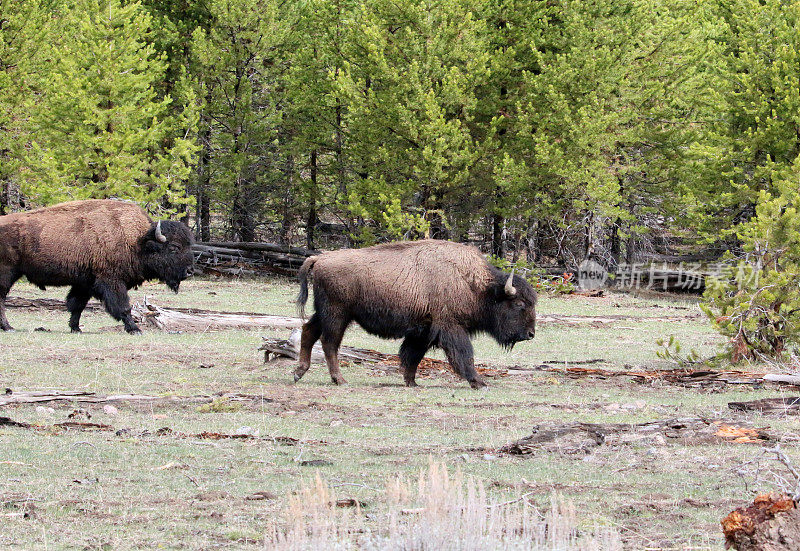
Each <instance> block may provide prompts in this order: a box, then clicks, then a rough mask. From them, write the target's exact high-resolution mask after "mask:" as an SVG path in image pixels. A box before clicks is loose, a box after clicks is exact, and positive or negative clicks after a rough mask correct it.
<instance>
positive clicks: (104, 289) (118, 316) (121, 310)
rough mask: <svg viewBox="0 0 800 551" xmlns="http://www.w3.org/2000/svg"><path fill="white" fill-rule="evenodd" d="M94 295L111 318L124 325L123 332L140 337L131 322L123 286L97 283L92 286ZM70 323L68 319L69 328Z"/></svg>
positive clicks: (135, 326)
mask: <svg viewBox="0 0 800 551" xmlns="http://www.w3.org/2000/svg"><path fill="white" fill-rule="evenodd" d="M94 295H95V296H96V297H97V298H98V299H99V300H100V301H101V302H102V303H103V307H104V308H105V309H106V312H108V314H109V315H110V316H111V317H112V318H114V319H115V320H117V321H121V322H122V323H123V324H124V325H125V331H127V332H128V333H130V334H132V335H140V334H141V333H142V331H141V330H140V329H139V327H138V326H137V325H136V323H135V322H134V321H133V316H132V315H131V303H130V299H129V298H128V289H126V288H125V286H124V285H122V284H120V283H116V282H106V281H98V282H96V283H95V284H94ZM84 306H85V305H84ZM73 315H74V314H73ZM71 322H72V320H71V319H70V327H72V325H71ZM73 330H74V329H73Z"/></svg>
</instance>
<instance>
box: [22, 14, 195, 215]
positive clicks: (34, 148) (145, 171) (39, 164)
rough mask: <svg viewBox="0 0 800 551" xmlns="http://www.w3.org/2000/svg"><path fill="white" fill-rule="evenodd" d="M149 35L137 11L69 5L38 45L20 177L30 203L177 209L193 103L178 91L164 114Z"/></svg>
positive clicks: (146, 20)
mask: <svg viewBox="0 0 800 551" xmlns="http://www.w3.org/2000/svg"><path fill="white" fill-rule="evenodd" d="M150 26H151V17H150V15H149V14H148V13H147V12H146V11H145V10H144V9H143V8H142V7H141V5H140V4H138V3H133V4H129V5H124V6H123V5H121V4H120V3H119V1H118V0H77V1H76V2H75V3H74V4H72V5H71V6H70V7H69V8H68V9H65V12H64V16H63V17H62V18H60V19H59V20H58V21H57V22H56V24H55V25H54V27H53V29H52V32H51V33H50V34H49V35H48V36H47V39H48V40H47V41H46V42H45V43H43V44H41V48H42V50H43V54H42V57H43V59H46V60H47V63H46V64H44V65H43V66H42V72H41V73H40V74H38V75H36V80H35V83H34V86H35V88H36V89H37V90H38V91H39V93H40V99H39V101H37V103H36V104H35V106H33V107H32V109H31V115H30V122H29V127H30V133H29V135H30V137H31V141H30V145H29V152H28V154H27V155H26V156H25V159H24V160H25V163H26V167H27V169H28V171H27V172H26V173H24V174H23V176H24V180H23V191H24V192H25V193H26V194H27V195H29V196H30V197H32V198H33V199H34V200H35V201H36V202H37V203H41V204H46V203H51V202H56V201H60V200H64V199H68V198H87V197H95V198H99V197H121V198H128V199H132V200H134V201H137V202H139V203H141V204H143V205H146V206H148V207H149V208H150V209H151V210H159V209H161V208H162V207H163V206H165V205H167V206H171V205H175V204H179V203H181V202H183V201H185V199H184V196H183V195H184V184H185V182H186V180H187V178H188V177H189V174H190V163H191V158H192V155H193V153H194V146H193V144H192V141H191V140H190V139H187V138H184V137H183V136H184V133H185V132H186V129H192V128H193V127H194V125H195V124H196V123H195V116H196V114H195V112H194V110H193V98H192V95H191V92H190V90H182V92H181V94H180V96H181V97H182V98H184V100H185V102H186V103H185V104H184V106H183V107H182V108H179V109H171V104H172V103H173V98H172V97H171V96H169V95H167V96H164V97H159V96H158V94H157V92H156V87H157V86H158V85H159V84H160V83H161V82H162V81H163V79H164V75H165V72H166V70H167V64H166V62H165V60H164V58H163V56H160V55H158V54H156V52H155V49H154V46H153V45H152V43H149V42H148V39H149V37H150V33H151V30H150ZM178 132H181V134H179V133H178Z"/></svg>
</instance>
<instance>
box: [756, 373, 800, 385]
mask: <svg viewBox="0 0 800 551" xmlns="http://www.w3.org/2000/svg"><path fill="white" fill-rule="evenodd" d="M764 380H765V381H767V382H770V383H786V384H788V385H798V386H800V375H786V374H784V373H767V374H766V375H764Z"/></svg>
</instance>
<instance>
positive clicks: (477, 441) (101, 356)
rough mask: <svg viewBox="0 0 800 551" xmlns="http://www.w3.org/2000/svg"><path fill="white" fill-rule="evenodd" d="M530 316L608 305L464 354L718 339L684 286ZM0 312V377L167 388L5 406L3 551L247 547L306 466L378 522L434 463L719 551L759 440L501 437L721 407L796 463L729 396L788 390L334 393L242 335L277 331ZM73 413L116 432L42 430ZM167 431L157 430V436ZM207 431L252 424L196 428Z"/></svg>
mask: <svg viewBox="0 0 800 551" xmlns="http://www.w3.org/2000/svg"><path fill="white" fill-rule="evenodd" d="M296 291H297V289H296V286H295V285H294V284H292V283H290V282H288V281H286V280H274V281H258V282H254V281H249V282H248V281H210V280H202V279H199V280H190V281H188V282H186V283H185V284H184V289H183V290H182V292H181V293H180V294H179V295H173V294H171V293H169V292H168V291H167V290H166V289H165V288H164V287H163V286H158V285H145V286H144V287H142V288H141V289H139V290H137V291H134V292H133V293H132V298H133V300H134V301H140V300H142V299H143V297H144V296H145V295H147V296H148V299H149V300H150V301H152V302H154V303H155V304H158V305H160V306H175V307H177V306H192V307H198V308H205V309H212V310H226V311H250V312H263V313H270V314H288V315H293V314H294V313H295V312H294V305H293V299H294V296H295V294H296ZM12 295H13V296H23V297H26V298H34V297H53V298H63V296H64V295H65V290H62V289H53V290H48V291H47V292H42V291H39V290H37V289H35V288H33V287H31V286H28V285H25V284H21V285H18V286H17V287H15V288H14V289H13V290H12ZM539 313H540V314H571V315H575V316H590V315H601V316H602V315H605V316H608V315H613V316H618V318H617V319H616V320H615V321H614V322H613V323H604V324H592V323H576V324H566V323H550V324H547V323H545V324H541V325H540V327H539V329H538V331H537V337H536V339H535V340H533V341H530V342H525V343H520V344H519V345H517V346H516V347H515V348H514V350H513V351H512V352H511V353H505V352H503V351H502V350H501V349H500V347H499V346H497V345H496V344H494V343H493V342H492V341H491V340H490V339H488V338H485V337H481V338H478V339H476V340H475V350H476V360H477V361H479V362H482V363H486V364H490V365H497V366H520V367H524V368H533V367H536V366H538V365H540V364H542V363H543V362H545V361H550V362H553V361H555V362H560V363H561V365H570V362H575V361H581V360H588V359H601V360H602V362H599V363H598V364H596V365H597V366H598V367H603V368H606V369H623V368H625V367H626V366H627V367H636V368H658V367H669V364H668V363H667V362H665V361H664V360H659V359H658V358H657V357H656V351H657V350H658V349H659V347H658V346H657V344H656V340H657V339H658V338H659V337H669V336H670V335H675V336H676V337H677V338H678V339H679V340H680V342H681V343H682V345H683V346H684V347H685V348H686V349H689V348H695V349H697V350H698V351H699V352H700V353H701V354H704V355H709V354H711V353H713V352H714V351H715V350H716V347H717V346H718V345H719V344H720V343H721V341H720V338H719V337H718V336H717V335H716V334H715V333H714V332H713V331H712V330H711V329H710V328H709V327H708V326H707V324H706V323H705V321H704V319H703V318H702V317H701V315H700V311H699V308H698V307H697V306H696V304H694V303H693V302H692V301H691V300H689V299H668V298H663V297H661V298H659V297H638V298H637V297H634V296H631V295H622V294H611V295H609V296H606V297H600V298H586V297H563V298H553V297H546V296H543V297H541V300H540V307H539ZM8 317H9V321H10V322H11V324H12V325H13V326H14V327H15V328H16V329H17V331H16V332H14V333H0V388H5V387H8V388H11V389H13V390H14V391H22V390H44V389H58V390H73V391H77V390H81V391H91V392H96V393H98V394H103V395H106V394H117V393H134V394H146V395H153V396H173V397H176V398H175V399H173V400H161V401H156V402H152V403H151V402H119V403H115V404H114V405H115V407H116V408H118V411H116V412H115V411H113V410H111V411H107V410H104V409H103V404H89V405H87V404H82V405H80V406H78V405H76V404H73V403H70V402H68V401H60V402H53V403H46V404H43V407H39V408H37V404H25V405H17V406H13V407H12V406H6V407H4V408H2V411H0V417H2V416H7V417H10V418H12V419H13V420H14V421H18V422H24V423H30V424H32V425H34V427H32V428H20V427H11V426H5V427H0V515H2V516H0V547H2V548H11V549H14V548H18V549H29V548H35V549H71V548H78V549H127V548H147V549H150V548H181V549H208V548H216V547H223V548H225V547H231V548H246V547H258V548H261V547H264V546H265V545H266V544H267V543H266V542H267V538H266V535H267V534H269V533H270V532H271V531H274V530H280V529H281V527H282V526H283V525H284V524H285V523H286V519H287V511H289V510H290V509H291V508H290V501H291V498H292V495H293V492H294V493H295V494H296V493H297V492H298V491H300V489H301V488H302V487H303V486H304V485H308V484H311V483H312V482H311V481H312V480H313V479H314V477H315V476H316V474H317V473H319V475H320V476H321V477H322V479H324V481H326V483H327V485H328V487H329V488H331V489H333V490H335V492H336V496H337V497H338V498H353V499H355V500H358V501H359V502H361V503H362V504H363V508H362V509H360V510H359V511H358V512H355V513H354V514H359V515H362V516H363V517H364V519H365V522H372V523H380V522H381V519H382V518H384V517H383V516H382V515H384V513H385V511H386V507H387V498H386V492H385V488H386V486H387V483H389V482H391V480H392V479H393V478H395V477H397V476H398V475H401V476H404V477H406V478H408V479H414V478H415V477H416V476H417V474H418V473H419V472H420V471H422V470H424V469H426V468H427V467H428V465H429V464H430V461H431V460H432V459H433V460H435V461H441V462H443V463H444V464H446V465H447V466H448V467H449V468H450V469H452V470H453V471H454V472H455V471H460V472H461V473H463V474H464V476H465V477H468V478H471V479H472V480H474V481H475V483H477V484H479V485H481V486H482V487H485V488H486V490H487V492H488V493H489V497H488V499H491V500H497V501H506V500H515V499H517V498H520V497H521V496H525V497H524V499H525V502H530V504H531V506H535V507H536V508H538V509H540V510H546V509H548V507H549V506H550V503H551V500H552V499H553V496H558V499H560V500H562V501H563V502H566V503H570V504H572V505H574V508H575V511H576V516H577V522H578V525H579V526H580V527H592V526H604V527H610V528H611V529H613V530H614V531H616V532H618V533H619V535H620V537H621V538H622V540H623V541H624V542H625V546H626V547H627V548H630V549H721V548H722V537H721V532H720V528H719V521H720V520H721V519H722V518H723V517H724V516H725V515H726V514H727V513H728V512H729V511H731V510H732V509H733V508H735V507H737V506H739V505H741V504H744V503H745V502H746V501H748V500H751V499H752V497H753V495H754V493H755V492H757V491H763V490H770V489H775V488H776V487H777V486H776V484H777V483H778V482H779V480H778V479H777V478H776V477H778V476H780V466H779V465H777V464H774V465H773V464H772V463H770V462H769V461H768V459H767V458H766V457H765V456H763V454H762V452H761V450H760V448H759V446H758V445H752V444H732V443H724V444H715V445H710V444H702V445H678V444H671V443H667V444H664V443H663V442H661V443H659V442H654V441H652V440H642V441H641V442H640V443H632V444H626V445H622V446H605V445H604V446H600V447H597V448H595V450H594V451H592V452H591V453H588V454H586V455H583V456H576V455H574V454H572V455H569V454H561V453H557V452H548V451H541V452H540V453H536V454H533V455H526V456H510V455H504V454H501V453H498V452H497V451H496V449H497V448H499V447H500V446H502V445H504V444H506V443H508V442H511V441H514V440H517V439H519V438H522V437H525V436H527V435H529V434H531V432H532V431H533V429H534V428H535V427H536V425H539V424H543V423H551V422H570V421H585V422H602V423H639V422H646V421H652V420H655V419H665V418H670V417H695V416H701V417H709V418H718V417H725V418H729V419H736V420H739V421H742V422H749V423H753V424H754V425H755V426H758V427H769V430H770V432H772V433H773V434H776V435H778V436H779V437H781V438H784V439H785V442H784V443H783V444H782V447H783V448H784V450H785V451H787V453H788V455H789V456H790V457H792V458H793V459H794V460H795V461H796V462H797V463H800V445H798V442H797V439H796V435H797V432H798V422H797V418H796V417H795V418H792V417H786V416H761V415H755V414H744V413H737V412H733V411H731V410H729V408H728V406H727V404H728V402H730V401H743V400H749V399H758V398H765V397H775V396H780V395H782V394H786V392H788V391H781V390H780V389H776V388H768V389H754V388H753V387H751V386H743V385H742V386H737V385H730V386H728V387H721V388H720V387H710V388H705V389H701V388H683V387H680V386H673V385H668V384H657V385H655V384H653V385H651V384H640V383H637V382H634V381H633V380H631V379H629V378H627V377H614V378H608V379H599V378H591V379H590V378H583V379H573V378H569V377H567V376H565V375H563V374H559V373H549V372H541V371H539V372H532V373H526V374H525V375H509V376H505V377H496V378H491V379H489V380H488V382H489V385H490V388H489V389H488V390H487V391H474V390H471V389H470V388H469V386H468V385H467V384H466V383H465V382H463V381H458V380H456V379H455V377H453V376H451V375H449V374H444V375H436V376H431V377H428V378H422V379H420V380H419V382H420V384H421V387H420V388H419V389H415V390H411V389H407V388H405V387H403V386H402V377H401V376H400V375H399V374H389V375H386V374H385V373H384V372H382V371H379V370H374V369H369V368H366V367H359V366H349V365H344V366H343V368H342V371H343V373H344V376H345V377H346V378H347V380H348V381H349V383H350V384H349V385H347V386H345V387H341V388H339V387H335V386H333V385H331V384H330V380H329V377H328V374H327V369H326V368H324V367H323V366H317V365H315V366H312V369H311V370H310V371H309V373H308V374H307V375H306V377H305V378H304V379H303V380H302V381H301V382H300V383H299V384H297V385H294V384H290V381H291V380H292V379H291V374H290V373H291V370H292V368H293V364H292V362H290V361H282V360H278V361H275V362H272V363H269V364H263V363H262V355H261V353H259V352H258V350H257V348H258V346H259V345H260V342H261V337H262V335H263V336H267V335H269V336H280V337H285V336H286V331H283V332H278V331H221V332H207V333H202V334H199V333H182V334H169V333H164V332H159V331H154V330H145V332H144V334H143V335H142V336H138V337H137V336H130V335H127V334H125V333H124V332H122V331H121V326H119V324H116V323H115V322H114V321H113V320H112V319H111V318H110V317H108V316H107V315H106V314H104V313H102V312H89V311H87V312H86V313H85V315H84V318H83V327H84V334H82V335H72V334H70V333H69V330H68V327H67V320H68V314H67V313H66V312H56V311H47V310H36V311H33V310H25V309H20V308H10V309H9V310H8ZM37 328H41V329H44V330H36V329H37ZM344 344H346V345H351V346H359V347H369V348H375V349H378V350H381V351H386V352H396V350H397V347H398V345H399V343H398V342H392V341H383V340H380V339H376V338H373V337H370V336H368V335H366V334H365V333H364V332H363V331H361V330H360V329H358V328H356V327H353V328H351V329H350V331H349V332H348V334H347V335H346V336H345V342H344ZM434 356H435V357H442V356H441V354H434ZM225 393H228V394H235V395H239V396H238V397H237V398H236V399H232V400H231V399H227V400H217V401H215V402H213V403H211V404H208V403H205V402H203V401H202V400H200V401H198V400H196V399H192V398H191V397H196V396H216V395H221V394H225ZM206 402H207V400H206ZM48 408H52V410H51V409H48ZM77 408H80V409H83V410H85V411H86V412H87V413H88V414H89V415H91V422H96V423H101V424H107V425H111V426H112V427H113V429H110V430H61V429H56V428H54V427H52V425H53V424H54V423H59V422H63V421H66V420H67V416H68V415H69V414H70V413H71V412H73V410H76V409H77ZM82 419H83V420H85V417H83V418H82ZM164 427H168V428H169V429H171V431H163V430H162V431H159V429H162V428H164ZM202 432H215V433H222V434H228V435H230V434H235V433H237V432H238V433H240V434H250V435H258V438H250V439H222V440H213V439H208V438H200V437H197V436H192V435H197V434H198V433H202ZM283 437H288V438H283ZM759 459H760V463H759V465H760V468H757V467H756V464H755V463H754V460H759ZM258 492H261V494H260V495H257V493H258ZM258 497H260V498H262V499H256V498H258ZM295 501H296V500H295ZM295 509H296V503H295ZM19 512H29V513H30V514H26V515H20V514H17V513H19Z"/></svg>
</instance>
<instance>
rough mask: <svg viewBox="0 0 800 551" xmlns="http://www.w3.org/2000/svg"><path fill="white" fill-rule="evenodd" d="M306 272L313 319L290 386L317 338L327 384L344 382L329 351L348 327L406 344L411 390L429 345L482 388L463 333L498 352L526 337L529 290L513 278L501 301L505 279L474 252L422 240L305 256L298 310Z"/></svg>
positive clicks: (532, 296)
mask: <svg viewBox="0 0 800 551" xmlns="http://www.w3.org/2000/svg"><path fill="white" fill-rule="evenodd" d="M312 271H313V280H314V306H315V314H314V316H312V318H311V319H310V320H309V321H308V323H306V324H305V326H304V329H303V336H302V338H301V351H300V364H299V366H298V368H297V371H296V372H295V379H296V380H299V379H300V377H302V376H303V374H304V373H305V372H306V370H307V369H308V367H309V361H310V352H311V348H310V347H311V346H313V344H314V342H315V341H316V340H317V339H318V338H321V339H322V345H323V350H324V351H325V354H326V359H327V360H328V368H329V369H330V371H331V378H332V379H333V380H334V382H337V383H340V382H343V381H344V379H343V378H342V376H341V373H340V371H339V367H338V359H337V357H336V351H337V350H338V348H339V344H340V343H341V338H342V335H343V333H344V331H345V329H346V328H347V326H348V325H349V324H350V323H351V322H352V321H355V322H356V323H358V324H359V325H361V326H362V327H363V328H364V329H365V330H366V331H368V332H370V333H372V334H375V335H378V336H381V337H384V338H405V340H404V342H403V345H402V346H401V349H400V356H401V361H402V360H404V361H403V364H404V369H405V378H406V383H407V384H408V385H410V386H414V385H415V384H416V383H415V382H414V375H415V373H416V366H417V364H418V363H419V361H420V360H421V358H422V357H423V355H424V353H425V351H427V350H428V349H429V348H430V347H433V346H441V347H442V348H443V349H444V350H445V353H446V354H447V356H448V359H449V360H450V363H451V364H452V365H453V367H454V368H455V370H456V372H457V373H459V374H461V375H462V376H463V377H465V378H466V379H467V380H469V381H470V383H471V384H472V385H473V386H475V387H479V386H483V382H482V381H481V380H480V379H479V378H478V376H477V374H476V373H475V370H474V367H473V361H472V347H471V345H470V343H469V336H470V335H472V334H474V333H476V332H481V331H483V332H487V333H489V334H491V335H492V336H494V337H495V339H496V340H497V341H498V342H500V343H501V344H502V345H504V346H512V345H513V344H514V343H515V342H517V341H519V340H525V339H528V338H530V337H532V336H533V332H534V326H535V318H536V313H535V305H536V293H535V292H534V291H533V288H532V287H531V286H530V285H529V284H528V283H527V282H526V281H525V280H524V279H523V278H520V277H518V276H517V277H515V278H514V281H513V283H514V287H515V294H513V295H508V294H507V293H506V292H505V289H504V286H505V284H506V282H507V280H508V277H509V276H508V274H503V273H502V272H500V271H499V270H497V269H496V268H494V267H492V266H490V265H489V264H488V263H487V262H486V260H485V259H484V258H483V256H482V255H481V253H480V252H479V251H478V250H477V249H475V248H474V247H470V246H467V245H461V244H458V243H451V242H448V241H438V240H423V241H416V242H402V243H392V244H387V245H379V246H376V247H370V248H366V249H348V250H339V251H332V252H327V253H324V254H322V255H319V256H314V257H311V258H309V259H307V260H306V261H305V262H304V263H303V266H302V267H301V269H300V273H299V277H300V282H301V288H300V296H299V297H298V304H299V305H300V307H301V309H302V307H303V304H304V303H305V301H306V300H307V298H308V284H307V277H308V275H309V273H311V272H312Z"/></svg>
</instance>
